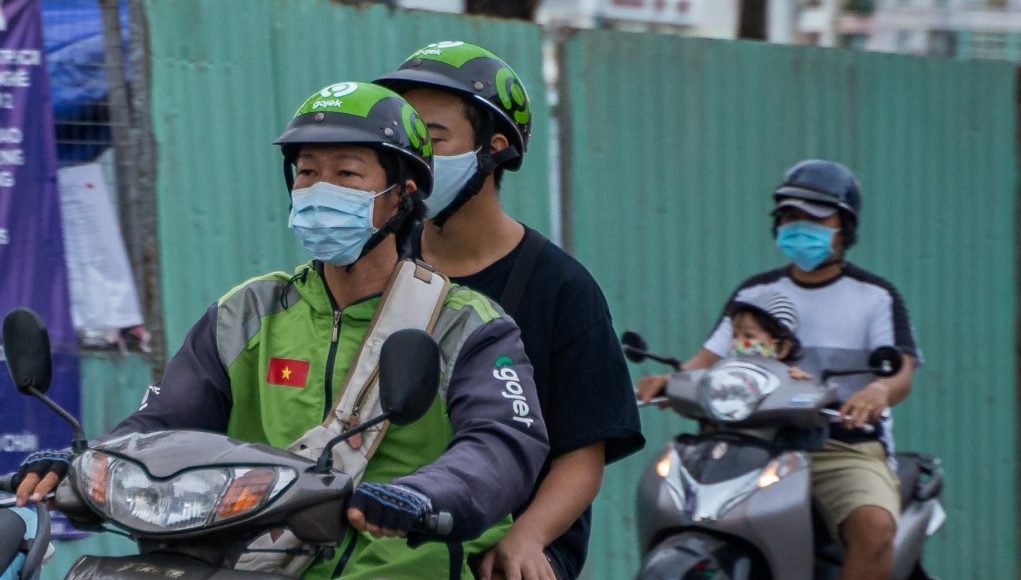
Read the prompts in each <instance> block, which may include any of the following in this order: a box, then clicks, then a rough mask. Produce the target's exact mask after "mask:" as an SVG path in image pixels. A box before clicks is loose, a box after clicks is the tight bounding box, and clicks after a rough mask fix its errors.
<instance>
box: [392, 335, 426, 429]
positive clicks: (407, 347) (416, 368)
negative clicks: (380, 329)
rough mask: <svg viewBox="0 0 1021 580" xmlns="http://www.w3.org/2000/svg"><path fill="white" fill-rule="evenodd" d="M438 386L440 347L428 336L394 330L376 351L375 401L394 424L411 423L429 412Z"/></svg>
mask: <svg viewBox="0 0 1021 580" xmlns="http://www.w3.org/2000/svg"><path fill="white" fill-rule="evenodd" d="M439 384H440V348H439V346H437V345H436V341H435V340H433V338H432V336H429V333H427V332H425V331H423V330H418V329H414V328H408V329H404V330H398V331H397V332H395V333H393V334H391V335H390V337H389V338H387V339H386V342H384V343H383V347H382V348H381V349H380V352H379V401H380V405H381V406H382V408H383V411H385V412H388V413H390V417H389V419H390V422H391V423H394V424H396V425H407V424H408V423H414V422H415V421H417V420H418V419H419V418H421V417H422V415H425V412H426V411H428V410H429V407H430V406H431V405H432V403H433V400H434V399H435V398H436V389H437V388H438V387H439Z"/></svg>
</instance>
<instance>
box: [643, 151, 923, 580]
mask: <svg viewBox="0 0 1021 580" xmlns="http://www.w3.org/2000/svg"><path fill="white" fill-rule="evenodd" d="M773 197H774V200H775V208H774V210H773V212H772V216H773V237H774V239H775V241H776V244H777V246H778V247H779V248H780V250H781V251H782V252H783V253H784V254H785V255H786V256H787V257H788V258H789V259H790V260H791V264H790V265H788V266H786V267H783V268H779V269H776V270H772V271H768V272H764V273H761V274H758V275H755V276H752V277H751V278H749V279H747V280H745V281H744V282H743V283H742V284H741V285H740V286H739V287H738V288H737V290H736V291H735V292H734V294H733V295H732V297H731V300H730V301H728V303H729V302H731V301H735V300H736V301H740V300H742V299H744V298H745V297H746V296H748V295H750V294H752V293H756V292H761V291H763V290H768V289H773V290H777V291H780V292H782V293H784V294H786V295H787V296H789V297H790V298H791V299H792V300H793V302H794V305H795V307H796V308H797V311H798V314H799V317H800V323H801V328H800V330H799V338H800V339H801V341H802V346H803V352H804V354H803V357H802V358H801V360H800V361H799V365H800V366H801V367H803V368H804V369H805V370H806V371H808V372H811V373H815V374H819V373H821V371H822V370H823V369H825V368H854V367H859V368H860V367H862V366H867V365H866V364H865V363H866V361H867V357H868V353H869V351H870V350H872V349H874V348H876V347H878V346H882V345H887V344H894V345H896V346H897V347H899V348H900V349H901V351H902V352H903V357H904V366H903V368H902V369H901V371H900V372H898V373H897V374H896V375H894V376H892V377H888V378H883V379H879V380H872V381H870V380H869V379H868V378H867V377H861V376H849V377H837V378H834V379H832V380H833V381H835V382H836V383H837V384H838V386H839V390H838V397H839V399H840V402H841V406H840V413H841V414H842V415H845V416H848V418H847V419H846V420H844V421H843V422H842V423H841V424H834V425H832V426H831V430H830V439H829V440H828V441H827V442H826V444H825V446H824V448H822V449H819V450H816V451H814V452H812V453H811V456H812V493H813V496H814V498H815V499H816V501H817V503H818V505H819V506H820V510H821V515H822V516H823V519H824V520H825V521H826V523H827V526H828V528H829V530H830V533H831V534H832V535H833V537H834V538H837V539H840V540H842V541H843V543H844V544H845V545H846V547H847V556H846V558H845V561H844V567H843V571H842V575H841V578H842V579H843V580H852V579H859V578H861V579H875V578H887V577H889V575H890V572H891V567H892V565H893V538H894V534H895V532H896V525H897V524H896V522H897V517H898V516H899V514H900V500H899V495H898V489H897V480H896V476H895V475H894V474H893V473H892V471H891V470H890V467H889V465H888V456H889V455H890V454H892V453H893V437H892V432H891V428H892V420H891V418H890V414H889V411H888V409H889V408H890V407H892V406H893V405H896V404H897V403H900V402H901V401H903V400H904V399H905V398H906V397H907V396H908V394H909V393H910V391H911V381H912V375H913V373H914V369H915V367H917V366H919V364H920V363H921V356H920V351H919V350H918V349H917V347H916V345H915V338H914V333H913V330H912V328H911V323H910V321H909V319H908V312H907V309H906V307H905V305H904V301H903V299H902V298H901V296H900V294H899V293H898V292H897V290H896V288H894V286H893V285H892V284H890V283H889V282H888V281H886V280H884V279H883V278H880V277H879V276H876V275H875V274H872V273H870V272H868V271H866V270H864V269H862V268H860V267H858V266H856V265H854V264H851V263H849V262H847V261H845V259H844V255H845V253H846V251H847V250H848V249H849V248H850V247H851V246H852V245H853V244H854V242H855V240H856V237H857V228H858V215H859V213H860V210H861V193H860V191H859V184H858V181H857V180H856V179H855V177H854V175H853V174H852V173H851V171H850V170H848V169H847V168H846V167H844V166H843V165H841V164H839V163H836V162H833V161H826V160H819V159H808V160H804V161H801V162H799V163H797V164H796V165H794V166H793V167H792V168H790V169H789V170H788V171H787V173H786V174H785V175H784V178H783V183H781V184H780V185H779V186H778V187H777V188H776V190H775V191H774V193H773ZM731 325H732V321H731V319H730V318H729V317H728V316H727V315H726V314H724V315H723V316H721V318H720V320H719V322H718V323H717V325H716V328H715V330H714V331H713V333H712V334H711V335H710V336H709V338H708V340H706V342H705V344H704V345H703V347H702V349H700V350H699V351H698V353H696V354H695V355H694V356H693V357H691V358H690V359H689V360H687V361H685V363H684V364H683V367H684V368H685V369H696V368H706V367H710V366H712V365H713V364H715V363H716V362H717V361H719V360H720V358H721V357H722V356H724V355H725V354H726V353H727V350H728V348H729V345H730V337H731ZM664 384H665V381H664V380H663V378H662V377H660V376H650V377H645V378H643V379H642V380H641V381H640V382H639V384H638V391H639V398H640V399H642V400H646V401H648V400H650V399H652V397H654V396H655V395H656V394H658V393H659V392H660V391H662V389H663V386H664ZM865 423H876V429H875V433H874V434H866V433H864V432H863V431H861V430H858V429H856V428H857V427H860V426H861V425H864V424H865Z"/></svg>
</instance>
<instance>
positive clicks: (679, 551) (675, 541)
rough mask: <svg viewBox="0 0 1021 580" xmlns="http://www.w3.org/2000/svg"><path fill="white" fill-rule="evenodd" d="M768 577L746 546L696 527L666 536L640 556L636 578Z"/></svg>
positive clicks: (748, 579) (744, 579) (720, 579)
mask: <svg viewBox="0 0 1021 580" xmlns="http://www.w3.org/2000/svg"><path fill="white" fill-rule="evenodd" d="M766 577H768V573H764V572H763V568H762V564H761V558H758V557H756V555H755V554H754V553H753V552H752V550H751V549H750V548H748V547H747V546H745V545H743V544H741V543H739V542H737V541H734V540H728V539H726V538H723V537H717V536H714V535H710V534H706V533H704V532H700V531H697V530H683V531H680V532H678V533H676V534H674V535H671V536H667V537H666V538H664V539H663V540H662V541H661V542H659V543H658V544H656V546H655V547H654V548H653V549H652V550H651V551H649V553H648V554H647V555H646V556H645V558H644V559H643V560H642V567H641V568H640V569H639V571H638V575H637V576H636V580H697V579H701V578H712V579H713V580H758V579H760V578H766Z"/></svg>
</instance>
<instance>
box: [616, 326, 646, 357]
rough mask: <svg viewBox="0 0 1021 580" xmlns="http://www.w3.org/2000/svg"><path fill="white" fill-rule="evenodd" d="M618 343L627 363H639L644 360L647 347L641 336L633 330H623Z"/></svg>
mask: <svg viewBox="0 0 1021 580" xmlns="http://www.w3.org/2000/svg"><path fill="white" fill-rule="evenodd" d="M620 343H621V344H622V345H623V346H624V356H626V357H627V359H628V360H629V361H631V362H635V363H640V362H642V361H644V360H645V359H646V354H645V353H646V352H647V351H648V350H649V345H648V344H646V342H645V339H644V338H642V335H640V334H638V333H637V332H635V331H633V330H625V331H624V334H623V335H622V336H621V337H620Z"/></svg>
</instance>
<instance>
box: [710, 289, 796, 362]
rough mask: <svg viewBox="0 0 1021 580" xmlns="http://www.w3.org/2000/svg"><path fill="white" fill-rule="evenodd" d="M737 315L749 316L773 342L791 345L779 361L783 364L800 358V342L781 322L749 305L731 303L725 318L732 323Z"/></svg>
mask: <svg viewBox="0 0 1021 580" xmlns="http://www.w3.org/2000/svg"><path fill="white" fill-rule="evenodd" d="M738 314H750V315H751V316H752V318H753V319H754V320H755V322H756V324H758V325H759V327H760V328H762V330H763V331H764V332H765V333H766V334H768V335H769V336H772V337H773V340H781V341H782V340H786V341H788V342H790V343H791V350H790V352H788V353H787V356H785V357H783V358H782V359H780V360H781V361H782V362H785V363H793V362H797V360H798V359H800V358H801V341H800V340H799V339H798V337H797V335H795V334H794V333H793V332H791V329H790V328H788V327H787V326H786V325H784V324H783V323H782V322H780V321H779V320H777V319H776V318H775V317H773V316H770V315H769V314H767V313H766V312H764V311H763V310H761V309H759V308H755V307H754V306H752V305H750V304H745V303H744V302H732V303H731V304H730V306H729V307H728V308H727V316H729V317H730V319H731V320H732V321H733V320H734V318H736V317H737V315H738Z"/></svg>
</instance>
